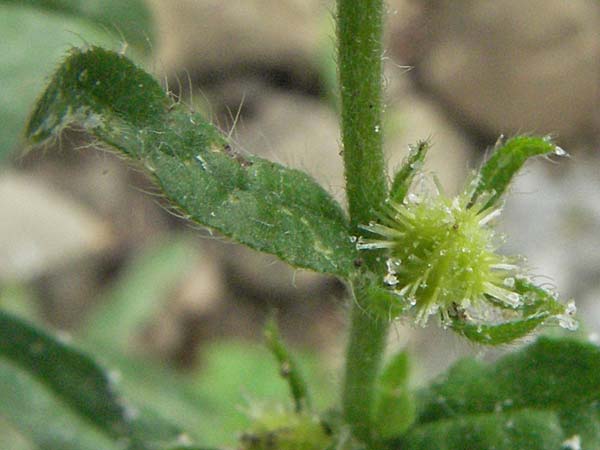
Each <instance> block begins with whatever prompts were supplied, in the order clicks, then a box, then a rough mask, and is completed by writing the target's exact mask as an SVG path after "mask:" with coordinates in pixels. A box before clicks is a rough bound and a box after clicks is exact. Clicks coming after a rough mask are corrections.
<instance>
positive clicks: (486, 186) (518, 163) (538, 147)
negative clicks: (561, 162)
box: [470, 136, 566, 210]
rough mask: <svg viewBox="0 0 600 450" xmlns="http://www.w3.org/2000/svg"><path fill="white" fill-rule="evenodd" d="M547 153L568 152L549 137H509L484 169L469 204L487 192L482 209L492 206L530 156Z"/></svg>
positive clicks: (562, 153) (480, 173)
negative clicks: (487, 197)
mask: <svg viewBox="0 0 600 450" xmlns="http://www.w3.org/2000/svg"><path fill="white" fill-rule="evenodd" d="M548 154H557V155H566V152H565V151H564V150H563V149H561V148H560V147H557V146H556V144H554V143H553V142H552V141H551V140H550V139H548V138H538V137H529V136H517V137H514V138H511V139H509V140H508V141H506V143H504V144H503V145H501V146H500V147H499V148H497V149H496V150H495V151H494V154H493V155H492V156H491V157H490V159H489V160H488V161H487V162H486V163H485V165H484V166H483V167H482V168H481V171H480V172H479V177H478V179H477V180H476V182H477V184H476V186H475V190H474V192H473V196H472V198H471V202H470V204H471V205H473V204H474V203H475V201H476V200H477V199H478V198H479V197H480V196H481V195H482V194H486V195H489V199H487V201H486V202H485V205H484V206H483V208H482V210H485V209H488V208H491V207H493V206H494V205H496V204H497V203H498V201H499V200H500V198H501V197H502V195H503V194H504V191H506V189H507V188H508V186H509V184H510V182H511V180H512V179H513V177H514V176H515V174H516V173H517V172H518V171H519V170H520V169H521V167H522V166H523V164H525V161H527V159H529V158H531V157H532V156H537V155H548Z"/></svg>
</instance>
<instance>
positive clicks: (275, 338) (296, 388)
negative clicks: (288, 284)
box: [264, 317, 310, 413]
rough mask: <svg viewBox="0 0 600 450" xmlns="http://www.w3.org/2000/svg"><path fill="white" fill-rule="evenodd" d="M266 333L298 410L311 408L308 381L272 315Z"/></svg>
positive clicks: (280, 371)
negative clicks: (286, 344)
mask: <svg viewBox="0 0 600 450" xmlns="http://www.w3.org/2000/svg"><path fill="white" fill-rule="evenodd" d="M264 334H265V338H266V341H267V346H268V347H269V349H270V350H271V353H273V355H274V356H275V359H276V360H277V363H278V364H279V373H280V375H281V376H282V377H283V378H284V379H285V380H286V381H287V382H288V385H289V387H290V391H291V394H292V398H293V399H294V404H295V407H296V412H297V413H299V412H301V411H302V410H303V409H304V408H305V407H306V408H309V409H310V397H309V395H308V387H307V385H306V381H305V380H304V377H303V376H302V374H301V373H300V368H299V367H298V364H297V363H296V361H295V359H294V358H293V357H292V355H291V354H290V352H289V351H288V349H287V347H286V346H285V344H284V342H283V339H282V337H281V335H280V334H279V328H278V327H277V322H275V318H274V317H271V319H270V320H269V321H268V322H267V325H266V326H265V332H264Z"/></svg>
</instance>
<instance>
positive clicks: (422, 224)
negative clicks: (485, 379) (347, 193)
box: [358, 191, 522, 325]
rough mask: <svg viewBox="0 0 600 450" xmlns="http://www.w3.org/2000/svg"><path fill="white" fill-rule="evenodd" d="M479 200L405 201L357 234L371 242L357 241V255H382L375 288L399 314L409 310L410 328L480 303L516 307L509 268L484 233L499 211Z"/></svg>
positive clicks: (491, 235) (427, 197)
mask: <svg viewBox="0 0 600 450" xmlns="http://www.w3.org/2000/svg"><path fill="white" fill-rule="evenodd" d="M486 199H487V197H482V198H480V199H479V200H478V201H477V202H476V203H475V204H473V205H471V204H470V195H469V194H468V193H463V194H461V195H459V196H458V197H455V198H453V199H450V198H448V197H446V196H445V195H444V194H443V193H440V192H439V191H438V192H435V193H426V194H424V195H422V196H419V197H417V196H416V195H415V194H409V195H408V197H407V199H406V200H405V201H404V202H403V203H402V204H397V203H394V202H388V204H387V207H386V208H385V211H384V213H383V214H382V215H381V218H380V221H379V223H374V222H373V223H370V224H369V225H367V226H364V227H363V228H364V229H365V230H366V231H368V232H370V233H372V234H375V235H378V237H379V238H378V239H364V238H361V239H360V240H359V242H358V248H359V249H381V248H385V249H388V255H389V256H388V259H387V260H386V264H387V274H386V275H385V277H384V278H383V282H384V284H385V285H387V286H388V287H389V289H390V290H391V291H392V292H393V293H394V294H396V295H397V297H398V298H399V306H400V307H401V308H402V309H410V308H412V307H414V309H415V311H416V322H417V323H418V324H421V325H425V323H426V322H427V319H428V317H429V316H430V315H432V314H437V313H438V312H439V313H440V315H441V318H442V322H444V323H449V322H450V319H451V317H453V316H456V315H457V314H459V313H460V314H465V311H467V310H468V309H469V310H477V309H478V308H477V307H478V306H480V305H481V304H483V303H485V302H488V301H492V302H497V303H500V304H501V305H502V306H504V307H508V308H518V307H519V306H521V305H522V299H521V297H520V295H519V294H518V293H516V292H514V291H513V290H512V287H513V286H514V281H515V277H516V276H518V275H519V273H518V271H517V266H516V265H515V264H514V260H512V259H510V258H507V257H505V256H502V255H499V254H497V253H496V249H497V247H498V241H499V239H498V237H497V236H496V233H495V232H494V230H493V228H491V227H490V226H489V225H490V223H491V222H492V221H493V219H495V218H496V217H497V216H498V215H499V213H500V209H492V210H490V209H484V208H483V206H484V204H485V202H486Z"/></svg>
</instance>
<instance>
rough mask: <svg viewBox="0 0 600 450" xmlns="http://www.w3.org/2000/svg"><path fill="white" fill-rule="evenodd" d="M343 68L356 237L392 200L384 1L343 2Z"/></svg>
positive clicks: (346, 143) (349, 189) (350, 200)
mask: <svg viewBox="0 0 600 450" xmlns="http://www.w3.org/2000/svg"><path fill="white" fill-rule="evenodd" d="M337 14H338V22H337V33H338V41H339V44H338V45H339V48H338V68H339V77H340V90H341V106H342V143H343V150H344V152H343V154H344V167H345V177H346V193H347V196H348V209H349V211H350V221H351V223H352V227H353V228H354V230H353V231H357V228H356V227H357V226H358V225H360V224H367V223H368V222H369V220H372V219H373V210H374V209H376V208H377V207H379V206H380V204H381V202H382V201H383V200H384V199H385V196H386V178H385V161H384V158H383V149H382V143H383V139H382V133H381V108H382V101H381V96H382V94H381V91H382V72H381V67H382V61H381V56H382V30H383V1H382V0H338V11H337Z"/></svg>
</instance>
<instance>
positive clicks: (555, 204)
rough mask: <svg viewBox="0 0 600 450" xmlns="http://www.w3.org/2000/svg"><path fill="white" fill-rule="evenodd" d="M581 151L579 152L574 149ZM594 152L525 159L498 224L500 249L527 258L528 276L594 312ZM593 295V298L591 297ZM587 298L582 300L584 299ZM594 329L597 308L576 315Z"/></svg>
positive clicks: (599, 238) (598, 250) (598, 212)
mask: <svg viewBox="0 0 600 450" xmlns="http://www.w3.org/2000/svg"><path fill="white" fill-rule="evenodd" d="M580 154H582V152H580ZM599 167H600V158H598V156H597V155H594V156H588V157H587V158H584V157H583V156H575V157H573V158H572V159H570V160H565V159H562V160H560V164H555V165H552V164H550V163H549V162H547V161H543V160H542V161H540V160H538V161H535V162H532V163H530V165H529V167H528V168H527V169H526V171H525V173H523V174H522V175H521V176H519V177H518V178H517V180H516V182H515V183H514V185H513V186H512V188H511V191H512V194H511V195H510V196H509V197H508V200H507V205H506V208H505V209H506V211H505V213H504V214H503V220H502V222H501V228H502V229H503V230H504V231H505V232H506V234H507V244H506V246H505V250H506V251H507V253H508V254H517V255H518V254H520V255H524V256H525V257H526V258H527V261H528V266H529V267H530V269H531V273H532V275H533V276H534V280H535V281H536V282H537V283H539V284H543V285H545V286H546V287H549V288H552V289H555V290H557V292H559V293H560V294H561V298H562V299H563V300H567V299H570V298H574V299H575V301H576V303H577V304H578V306H579V308H580V309H581V310H583V311H586V310H587V311H595V312H596V313H597V312H598V308H597V307H596V306H593V305H594V304H597V303H598V300H599V299H598V297H597V296H596V294H597V293H598V280H600V235H599V233H598V230H600V203H599V202H598V198H600V178H599V177H598V173H599V169H598V168H599ZM594 296H595V298H594ZM586 301H587V302H589V303H588V304H587V305H586V304H585V303H586ZM580 317H581V318H582V320H583V322H584V323H585V324H586V325H587V326H588V329H590V330H594V331H596V332H600V316H599V315H598V314H582V315H580Z"/></svg>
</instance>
